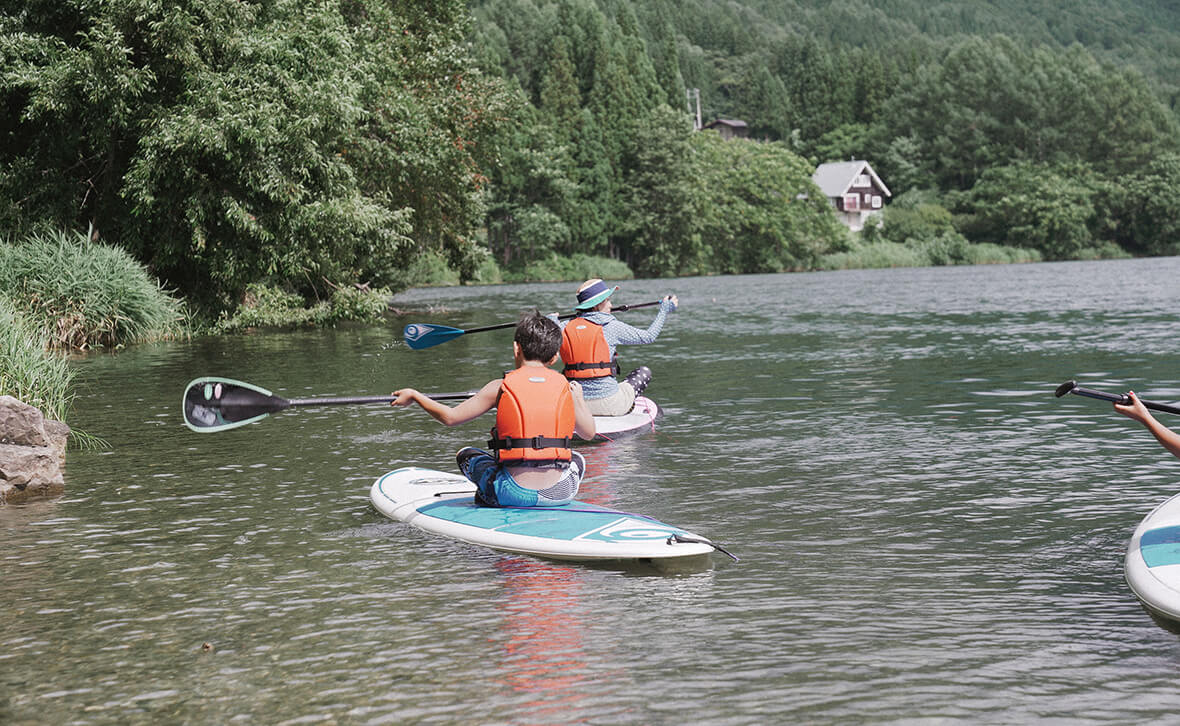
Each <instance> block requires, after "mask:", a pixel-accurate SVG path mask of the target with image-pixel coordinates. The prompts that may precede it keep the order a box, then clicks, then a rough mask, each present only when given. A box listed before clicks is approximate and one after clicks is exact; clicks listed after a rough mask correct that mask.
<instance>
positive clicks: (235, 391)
mask: <svg viewBox="0 0 1180 726" xmlns="http://www.w3.org/2000/svg"><path fill="white" fill-rule="evenodd" d="M475 393H476V392H475V391H468V392H466V393H433V394H429V395H427V398H432V399H435V400H448V399H463V398H470V397H471V396H473V395H475ZM391 401H393V396H389V395H386V396H359V397H354V398H296V399H291V400H288V399H286V398H280V397H279V396H276V395H274V394H273V393H271V392H270V391H268V390H266V389H265V388H259V387H258V386H253V385H250V384H249V383H243V382H242V381H235V380H232V379H230V378H216V377H210V376H206V377H204V378H197V379H196V380H194V381H192V382H191V383H189V384H188V386H187V387H185V390H184V398H183V399H181V410H182V411H183V412H184V425H185V426H188V427H189V428H190V429H192V430H193V431H196V432H198V433H203V434H208V433H214V432H217V431H226V430H228V429H232V428H237V427H238V426H245V425H246V424H248V423H254V422H255V421H258V420H259V419H263V418H266V417H267V416H269V415H270V414H272V413H277V412H279V411H282V410H284V409H287V408H291V407H293V406H338V405H344V404H357V403H384V404H388V403H390V402H391Z"/></svg>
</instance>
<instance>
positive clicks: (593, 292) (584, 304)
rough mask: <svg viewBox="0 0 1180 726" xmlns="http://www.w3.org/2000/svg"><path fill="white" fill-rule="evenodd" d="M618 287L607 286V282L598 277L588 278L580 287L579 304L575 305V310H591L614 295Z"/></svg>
mask: <svg viewBox="0 0 1180 726" xmlns="http://www.w3.org/2000/svg"><path fill="white" fill-rule="evenodd" d="M618 289H619V287H618V285H616V286H614V287H607V284H606V283H605V282H603V281H602V280H600V279H598V278H597V277H596V278H594V279H591V280H587V281H585V282H583V283H582V286H581V287H579V288H578V304H577V305H575V306H574V310H589V309H590V308H592V307H594V306H595V305H597V304H598V303H600V302H602V301H603V300H605V299H607V298H608V297H610V296H611V295H614V294H615V290H618Z"/></svg>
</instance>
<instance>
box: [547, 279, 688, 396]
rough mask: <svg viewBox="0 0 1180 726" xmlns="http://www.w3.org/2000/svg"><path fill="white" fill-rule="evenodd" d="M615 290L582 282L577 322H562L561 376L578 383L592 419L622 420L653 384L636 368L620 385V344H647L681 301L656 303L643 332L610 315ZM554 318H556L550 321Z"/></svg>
mask: <svg viewBox="0 0 1180 726" xmlns="http://www.w3.org/2000/svg"><path fill="white" fill-rule="evenodd" d="M618 289H619V288H618V286H617V285H615V286H610V285H607V284H606V283H605V282H603V281H602V280H600V279H598V278H593V279H590V280H587V281H586V282H584V283H582V285H581V287H579V288H578V293H577V297H578V304H577V305H576V306H575V307H574V309H575V310H577V311H578V315H577V317H575V318H573V319H572V320H568V321H562V322H560V323H559V324H560V325H561V326H562V336H561V351H560V354H561V360H562V362H563V363H565V368H564V369H563V371H562V373H564V374H565V377H566V378H568V379H570V380H571V381H577V382H579V383H581V384H582V394H583V396H584V397H585V399H586V405H587V407H589V409H590V413H591V414H593V415H595V416H622V415H625V414H626V413H628V412H630V410H631V408H632V407H633V406H634V405H635V397H636V396H638V395H639V394H641V393H643V390H644V388H646V387H647V384H648V382H649V381H650V380H651V370H650V369H649V368H648V367H647V366H640V367H639V368H636V369H635V370H633V371H631V372H630V373H628V374H627V376H626V378H624V379H623V380H622V381H618V380H616V379H615V376H616V375H618V373H619V365H618V358H617V354H616V352H615V350H616V348H617V347H618V346H620V345H646V344H647V343H652V342H654V341H655V339H656V338H658V337H659V335H660V331H661V330H663V328H664V321H665V320H666V319H667V316H668V313H670V312H672V311H674V310H676V308H677V305H678V304H679V300H678V299H677V297H676V296H675V295H668V296H667V297H665V298H664V299H663V300H661V301H660V312H659V313H658V314H656V318H655V320H653V321H652V323H651V325H649V326H647V329H646V330H641V329H639V328H636V327H633V326H631V325H628V324H627V323H624V322H622V321H621V320H618V319H616V318H615V316H614V315H611V300H610V298H611V295H614V294H615V291H616V290H618ZM552 317H556V316H552Z"/></svg>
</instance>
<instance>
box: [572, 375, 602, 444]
mask: <svg viewBox="0 0 1180 726" xmlns="http://www.w3.org/2000/svg"><path fill="white" fill-rule="evenodd" d="M570 395H572V396H573V397H574V433H575V434H577V435H578V437H579V438H581V439H583V440H584V441H589V440H590V439H592V438H594V434H595V433H597V429H596V428H595V426H594V414H592V413H590V407H589V406H587V405H586V399H585V398H584V397H583V396H582V384H581V383H578V382H577V381H570Z"/></svg>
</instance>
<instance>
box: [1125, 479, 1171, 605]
mask: <svg viewBox="0 0 1180 726" xmlns="http://www.w3.org/2000/svg"><path fill="white" fill-rule="evenodd" d="M1124 569H1125V574H1126V578H1127V585H1128V586H1129V587H1130V588H1131V591H1132V592H1133V593H1135V596H1136V597H1138V598H1139V600H1140V601H1141V602H1142V603H1143V604H1144V605H1145V606H1146V607H1147V609H1148V610H1150V611H1152V612H1153V613H1155V614H1157V615H1160V616H1162V617H1164V618H1167V619H1169V620H1172V621H1176V622H1180V494H1177V495H1176V496H1174V497H1172V498H1171V499H1169V500H1167V501H1166V502H1164V503H1163V504H1160V505H1159V506H1158V507H1156V508H1155V509H1153V510H1152V511H1151V513H1150V514H1148V515H1147V516H1146V517H1144V518H1143V521H1142V522H1140V524H1139V526H1138V527H1137V528H1136V529H1135V533H1134V534H1133V535H1132V536H1131V542H1130V544H1128V545H1127V557H1126V561H1125V568H1124Z"/></svg>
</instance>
